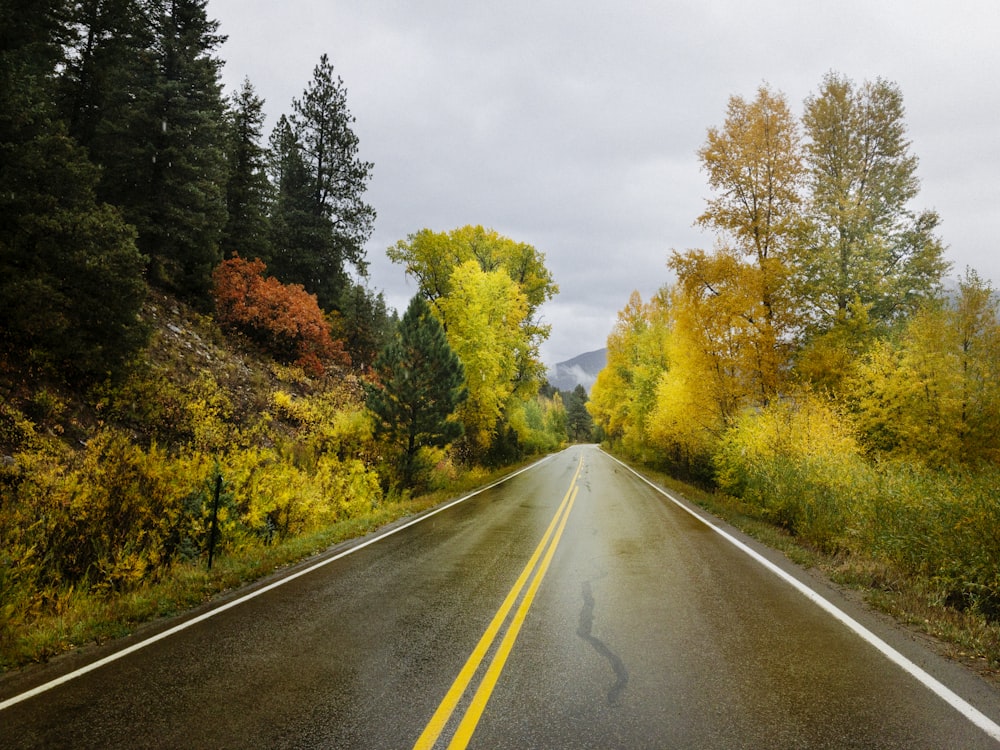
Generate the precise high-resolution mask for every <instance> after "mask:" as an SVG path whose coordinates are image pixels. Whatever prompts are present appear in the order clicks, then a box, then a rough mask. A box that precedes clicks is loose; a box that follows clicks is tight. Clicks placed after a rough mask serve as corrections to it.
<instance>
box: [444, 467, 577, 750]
mask: <svg viewBox="0 0 1000 750" xmlns="http://www.w3.org/2000/svg"><path fill="white" fill-rule="evenodd" d="M579 489H580V488H579V487H573V495H572V497H570V500H569V506H567V508H566V512H565V513H564V514H563V517H562V521H560V522H559V530H558V531H557V532H556V535H555V537H554V538H553V539H552V544H551V545H549V550H548V552H546V553H545V558H544V559H543V560H542V564H541V567H539V568H538V572H537V573H535V577H534V579H532V581H531V587H530V588H529V589H528V592H527V593H526V594H525V595H524V599H523V600H522V601H521V606H520V607H518V608H517V612H516V613H515V614H514V619H513V621H512V622H511V624H510V627H509V628H507V632H506V633H505V634H504V637H503V640H502V641H501V642H500V648H498V649H497V652H496V653H495V654H494V655H493V661H491V662H490V666H489V669H487V670H486V676H485V677H483V681H482V682H481V683H479V688H478V689H477V690H476V695H475V696H474V697H473V699H472V703H471V704H470V705H469V708H468V709H467V710H466V712H465V716H463V717H462V723H461V724H459V725H458V729H457V730H456V731H455V736H454V737H453V738H452V740H451V743H450V744H449V745H448V750H464V748H465V747H466V746H467V745H468V744H469V740H471V739H472V734H473V732H475V731H476V726H477V725H478V724H479V719H480V718H481V717H482V715H483V711H484V710H485V709H486V703H487V702H488V701H489V699H490V696H491V695H492V694H493V688H494V687H496V684H497V680H498V679H500V673H501V672H502V671H503V668H504V665H505V664H506V663H507V657H508V656H510V652H511V649H512V648H514V641H516V640H517V635H518V633H519V632H520V631H521V625H523V624H524V618H525V617H526V616H527V614H528V610H529V609H530V608H531V603H532V601H534V599H535V592H536V591H538V586H539V585H540V584H541V582H542V578H544V577H545V573H546V571H547V570H548V569H549V563H550V562H552V555H553V554H554V553H555V551H556V546H557V545H558V544H559V539H560V538H561V537H562V533H563V529H565V528H566V521H567V520H568V519H569V513H570V511H571V510H572V509H573V503H574V502H575V501H576V493H577V492H578V491H579Z"/></svg>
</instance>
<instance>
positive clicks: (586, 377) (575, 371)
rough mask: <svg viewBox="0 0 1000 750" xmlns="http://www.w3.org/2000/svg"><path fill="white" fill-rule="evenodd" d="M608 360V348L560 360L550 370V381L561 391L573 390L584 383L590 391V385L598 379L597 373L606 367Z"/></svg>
mask: <svg viewBox="0 0 1000 750" xmlns="http://www.w3.org/2000/svg"><path fill="white" fill-rule="evenodd" d="M607 361H608V350H607V349H598V350H597V351H593V352H586V353H585V354H580V355H577V356H576V357H573V358H572V359H568V360H566V361H565V362H559V363H558V364H557V365H556V366H555V367H554V368H553V369H552V370H550V371H549V373H548V378H549V383H550V384H551V385H552V386H553V387H555V388H558V389H559V390H560V391H571V390H573V389H574V388H576V387H577V386H578V385H582V386H583V387H584V388H585V389H586V390H587V392H588V393H589V392H590V387H591V386H592V385H593V384H594V381H595V380H597V373H599V372H600V371H601V370H603V369H604V366H605V365H606V364H607Z"/></svg>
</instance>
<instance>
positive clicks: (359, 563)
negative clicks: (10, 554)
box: [0, 446, 1000, 750]
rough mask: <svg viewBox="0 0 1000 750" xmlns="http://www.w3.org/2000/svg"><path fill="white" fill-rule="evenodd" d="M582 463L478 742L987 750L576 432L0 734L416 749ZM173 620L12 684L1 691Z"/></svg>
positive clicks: (146, 651)
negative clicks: (518, 468)
mask: <svg viewBox="0 0 1000 750" xmlns="http://www.w3.org/2000/svg"><path fill="white" fill-rule="evenodd" d="M581 458H582V466H581ZM574 476H576V482H575V485H576V486H577V487H578V493H577V495H576V499H575V502H574V504H573V506H572V508H571V510H570V513H569V516H568V519H567V521H566V525H565V529H564V531H563V533H562V535H561V537H560V538H559V540H558V546H557V548H556V549H555V551H554V553H553V555H552V558H551V565H550V567H549V568H548V570H547V572H546V573H545V577H544V579H543V580H541V582H540V584H539V586H538V589H537V594H536V595H535V598H534V600H533V602H532V604H531V607H530V609H529V610H528V611H527V614H526V616H525V618H524V622H523V626H522V629H521V630H520V633H519V635H518V638H517V640H516V642H515V643H514V646H513V649H512V650H511V652H510V655H509V658H508V659H507V661H506V663H505V666H504V669H503V671H502V673H501V674H500V677H499V679H498V680H497V682H496V686H495V689H494V691H493V693H492V696H491V697H490V700H489V702H488V703H487V704H486V707H485V710H484V711H483V714H482V717H481V719H480V721H479V723H478V725H477V726H476V728H475V731H474V733H473V735H472V739H471V742H470V745H469V746H470V747H475V748H768V749H777V748H906V749H907V750H914V749H918V748H967V749H973V748H988V747H989V748H995V747H998V746H1000V743H997V742H996V741H994V740H992V739H990V738H989V737H988V736H987V735H986V734H985V733H984V732H983V731H982V730H981V729H980V728H978V727H976V726H974V725H973V724H972V723H970V722H969V721H968V720H967V719H966V718H965V717H963V716H962V715H961V714H960V713H959V712H958V711H956V710H955V709H954V708H952V707H951V706H949V705H947V704H946V703H945V702H944V701H943V700H941V699H940V698H939V697H938V696H936V695H935V694H933V693H932V692H931V691H930V690H928V689H927V688H926V687H924V686H923V685H921V684H920V683H918V682H917V681H916V680H915V679H913V678H912V677H910V676H909V675H907V674H906V673H904V672H903V671H902V670H901V669H900V668H899V667H897V666H895V665H893V664H891V663H890V662H889V661H888V660H887V659H886V658H885V657H884V656H882V655H881V654H880V653H879V652H878V651H876V650H875V649H874V648H873V647H872V646H870V645H869V644H867V643H865V642H864V641H863V640H861V639H860V638H859V637H857V636H856V635H855V634H854V633H853V632H851V631H850V630H849V629H848V628H846V627H845V626H844V625H843V624H841V623H839V622H837V621H835V620H834V619H832V618H831V617H830V616H829V615H828V614H827V613H825V612H824V611H823V610H821V609H820V608H819V607H818V606H816V605H815V604H814V603H812V602H810V601H809V600H808V599H806V597H804V596H803V595H802V594H801V593H800V592H798V591H796V590H795V589H793V588H792V587H791V586H790V585H789V584H788V583H787V582H784V581H782V580H780V579H779V578H777V577H776V576H775V575H774V574H773V573H771V572H769V571H768V570H767V569H766V568H764V567H763V566H762V565H760V564H759V563H758V562H756V561H754V560H752V559H751V558H750V557H748V556H747V555H746V554H745V553H744V552H742V551H740V550H739V549H737V548H736V547H735V546H734V545H732V544H730V543H729V542H727V541H726V540H725V539H724V538H723V537H722V536H720V535H719V534H717V533H715V532H714V531H712V530H711V529H710V528H709V527H707V526H706V525H704V524H703V523H701V522H700V521H698V520H697V519H696V518H694V517H693V516H692V515H691V514H689V513H687V512H684V511H683V510H681V509H680V508H678V507H676V505H674V504H673V503H672V502H670V501H669V500H667V499H666V498H665V497H664V496H663V495H661V494H659V493H657V492H655V491H654V490H653V489H652V488H650V487H649V486H648V485H647V484H645V483H643V482H642V481H641V480H640V479H638V478H637V477H636V476H635V475H634V474H632V473H631V472H629V471H628V470H627V469H625V468H624V467H623V466H621V465H620V464H618V463H616V462H615V461H613V460H612V459H611V458H609V457H608V456H606V455H604V454H603V453H601V452H600V451H599V450H598V449H597V448H596V447H593V446H578V447H574V448H571V449H569V450H567V451H564V452H562V453H560V454H557V455H555V456H553V457H550V458H549V459H547V460H545V461H544V462H541V463H540V464H538V465H537V466H535V467H534V468H532V469H530V470H529V471H526V472H523V473H521V474H519V475H518V476H516V477H514V478H512V479H510V480H509V481H507V482H505V483H503V484H501V485H499V486H497V487H495V488H493V489H489V490H487V491H485V492H482V493H481V494H478V495H476V496H475V497H472V498H469V499H467V500H465V501H463V502H461V503H459V504H457V505H454V506H453V507H451V508H449V509H447V510H445V511H442V512H440V513H437V514H436V515H433V516H431V517H429V518H427V519H426V520H423V521H422V522H420V523H417V524H414V525H412V526H409V527H407V528H405V529H402V530H400V531H398V532H397V533H394V534H392V535H391V536H388V537H386V538H383V539H380V540H379V541H376V542H374V543H372V544H370V545H368V546H366V547H364V548H363V549H359V550H358V551H356V552H354V553H352V554H350V555H347V556H345V557H342V558H341V559H338V560H336V561H335V562H332V563H330V564H328V565H326V566H324V567H322V568H320V569H318V570H315V571H314V572H311V573H309V574H307V575H303V576H301V577H299V578H296V579H295V580H293V581H291V582H289V583H287V584H285V585H282V586H279V587H277V588H274V589H273V590H270V591H267V592H266V593H264V594H261V595H260V596H257V597H256V598H253V599H251V600H249V601H246V602H244V603H241V604H239V605H238V606H234V607H232V608H231V609H228V610H226V611H224V612H222V613H220V614H218V615H215V616H213V617H211V618H209V619H207V620H204V621H203V622H199V623H198V624H195V625H193V626H191V627H189V628H187V629H185V630H183V631H182V632H179V633H176V634H174V635H171V636H170V637H168V638H164V639H163V640H160V641H158V642H156V643H153V644H151V645H148V646H146V647H144V648H142V649H140V650H138V651H136V652H135V653H132V654H130V655H128V656H126V657H124V658H121V659H118V660H116V661H113V662H111V663H109V664H106V665H105V666H102V667H100V668H99V669H96V670H94V671H92V672H89V673H87V674H85V675H82V676H80V677H78V678H75V679H72V680H70V681H68V682H66V683H65V684H62V685H59V686H57V687H54V688H52V689H49V690H47V691H45V692H44V693H41V694H39V695H37V696H35V697H32V698H29V699H27V700H23V701H21V702H18V703H16V704H15V705H12V706H10V707H8V708H6V709H4V710H0V747H2V748H11V749H13V748H202V747H204V748H247V747H256V748H410V747H413V745H414V743H415V742H416V740H417V738H418V737H419V736H420V734H421V732H422V731H423V729H424V727H425V725H426V724H427V723H428V721H429V719H430V717H431V716H432V715H433V714H434V712H435V709H436V708H437V707H438V705H439V703H440V702H441V700H442V698H443V697H444V696H445V694H446V693H447V692H448V690H449V687H450V686H451V685H452V683H453V681H454V680H455V678H456V675H458V673H459V672H460V670H461V669H462V666H463V664H465V662H466V659H467V658H468V657H469V655H470V653H472V652H473V649H474V648H475V647H476V644H477V642H478V641H479V639H480V637H481V636H482V634H483V632H484V630H486V628H487V626H488V624H489V623H490V621H491V619H492V618H493V616H494V614H495V613H496V611H497V609H498V607H499V606H500V604H501V602H502V601H503V600H504V598H505V597H506V596H507V595H508V592H509V591H510V590H511V588H512V587H513V586H514V583H515V580H516V579H517V578H518V575H519V573H521V571H522V569H523V568H524V567H525V564H526V563H527V562H528V560H529V558H530V557H531V555H532V553H533V552H534V551H535V550H536V549H537V548H538V545H539V542H540V540H541V539H542V537H543V534H544V533H545V530H546V528H547V527H549V525H550V522H551V521H552V519H553V517H554V516H555V515H556V512H557V509H558V508H559V507H560V503H561V502H562V501H563V499H564V498H565V497H566V496H567V492H568V490H569V488H570V485H571V483H572V482H573V478H574ZM732 533H733V534H734V535H736V532H732ZM740 538H742V537H740ZM746 543H747V544H748V545H751V546H754V547H755V548H758V549H759V547H758V546H757V545H755V544H754V543H753V542H749V541H747V542H746ZM336 551H337V552H340V551H343V550H342V549H338V550H336ZM762 553H763V554H765V555H767V556H768V557H769V558H770V559H772V560H774V561H775V562H776V563H777V564H779V565H781V566H782V567H783V568H785V569H786V570H789V571H790V572H792V574H793V575H794V576H796V577H797V578H799V579H800V580H806V581H809V582H810V583H813V584H814V585H816V586H819V587H820V593H821V594H822V595H823V596H825V597H827V598H829V599H830V600H831V601H833V602H834V603H835V604H837V606H841V607H843V608H845V609H846V610H847V611H848V613H849V614H850V615H851V616H853V617H856V618H858V619H859V620H861V621H862V622H863V623H864V625H865V626H866V627H868V628H870V629H872V630H874V631H875V632H876V633H877V634H878V635H879V636H880V637H883V638H884V639H885V640H887V641H889V642H890V643H891V644H892V645H893V646H894V647H895V648H897V649H899V650H900V651H901V652H902V653H904V655H905V656H907V657H909V658H910V659H912V660H913V661H915V662H916V663H918V664H919V665H920V666H921V667H922V668H923V669H925V670H927V671H928V672H930V673H931V674H933V675H934V676H935V677H937V678H938V679H940V680H941V681H943V682H945V683H946V684H948V685H949V686H950V687H951V689H953V690H955V691H956V692H957V693H958V694H959V695H961V696H962V697H964V698H965V699H966V700H968V701H970V702H971V703H973V704H975V705H976V707H977V708H978V709H979V710H980V711H982V712H983V713H985V714H986V715H987V716H989V717H990V718H992V719H993V721H998V720H1000V695H998V693H997V691H995V690H994V689H992V688H990V687H989V686H987V685H986V684H985V683H983V682H982V681H981V680H979V678H978V677H976V676H975V675H972V674H971V673H969V672H967V671H965V670H964V669H963V668H961V667H960V666H957V665H955V664H951V663H949V662H946V661H944V660H942V659H940V658H939V657H937V656H936V655H935V654H933V653H932V652H930V651H929V650H927V649H926V648H925V647H924V645H922V644H921V642H920V641H919V640H917V639H916V638H915V637H913V636H911V635H909V634H908V633H906V632H905V631H902V630H900V629H898V628H895V627H893V626H891V625H889V624H888V623H886V622H884V621H883V619H882V618H880V617H878V616H876V615H872V614H870V613H866V612H865V611H863V610H862V609H860V608H859V607H857V605H855V604H853V603H852V602H851V601H850V600H849V599H845V598H843V597H841V595H840V594H839V592H837V591H836V590H834V589H831V588H829V587H824V586H823V584H822V582H815V581H813V577H812V576H811V575H810V574H809V573H808V572H805V571H800V570H797V569H796V568H794V566H791V565H790V564H788V563H787V562H786V561H784V560H782V559H781V558H780V557H779V556H776V555H775V554H774V553H770V552H766V551H762ZM299 569H301V566H300V568H299ZM242 593H244V592H236V593H234V594H233V595H231V596H230V597H229V600H230V601H232V600H234V599H235V598H238V597H239V596H240V595H241V594H242ZM195 614H197V613H195ZM182 621H183V618H181V619H179V620H174V621H170V622H165V623H158V624H156V625H154V626H151V627H147V628H144V629H143V631H142V632H141V633H139V634H137V635H136V636H135V637H133V638H130V639H126V640H125V641H123V642H120V643H116V644H110V645H106V646H103V647H100V648H93V649H86V650H84V651H83V652H81V653H78V654H74V655H70V656H68V657H65V658H61V659H57V660H55V661H54V662H53V663H51V664H49V665H45V666H43V667H39V668H34V669H30V670H27V671H26V672H24V673H22V674H17V675H9V676H7V677H5V678H4V679H2V680H0V701H3V700H4V699H9V698H11V697H12V696H14V695H17V694H19V693H21V692H22V691H23V690H26V689H29V688H31V687H34V686H35V685H39V684H42V683H45V682H47V681H49V680H51V679H53V678H55V677H57V676H59V675H60V674H63V673H67V672H70V671H72V670H74V669H76V668H78V667H80V666H83V665H85V664H86V663H88V662H90V661H93V660H94V659H97V658H100V657H103V656H106V655H107V654H110V653H113V652H114V650H115V649H120V648H121V647H122V646H124V645H130V644H133V643H137V642H140V641H141V639H142V638H145V637H148V636H149V635H152V634H155V633H156V632H158V631H163V630H164V629H166V628H168V627H170V626H173V625H175V624H177V623H178V622H182ZM502 632H503V631H501V635H502ZM495 649H496V646H495V645H494V647H493V649H492V650H491V652H490V654H491V655H492V653H493V651H495ZM487 661H488V659H487ZM484 669H485V666H484V667H483V668H481V669H480V671H479V672H478V673H477V678H476V680H477V681H478V680H479V679H481V675H482V672H483V671H484ZM475 682H476V681H474V683H473V687H474V686H475ZM469 692H470V693H471V690H470V691H469ZM470 698H471V695H470V694H467V695H465V696H464V697H463V698H462V700H461V702H460V704H459V707H458V711H457V712H456V714H455V716H454V717H453V719H452V720H451V721H450V722H449V723H448V725H447V726H446V727H445V730H444V732H443V733H442V735H441V739H440V740H439V743H438V746H439V747H445V746H446V745H447V741H448V739H449V737H450V736H451V735H452V734H453V733H454V731H455V725H456V724H457V720H458V718H459V717H460V715H461V713H462V712H463V711H464V709H465V707H466V706H467V705H468V703H469V700H470Z"/></svg>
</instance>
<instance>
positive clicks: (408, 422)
mask: <svg viewBox="0 0 1000 750" xmlns="http://www.w3.org/2000/svg"><path fill="white" fill-rule="evenodd" d="M375 374H376V378H377V380H376V381H375V383H372V384H368V385H366V387H365V391H366V393H367V396H368V408H369V409H370V410H371V412H372V414H373V415H374V416H375V427H376V435H378V436H383V437H384V438H385V439H386V442H387V444H388V445H390V446H393V447H394V449H395V450H396V452H397V453H398V455H399V474H400V479H401V482H402V484H403V486H405V487H409V486H412V485H413V484H414V483H415V482H416V481H418V480H419V475H420V472H421V470H422V468H423V467H422V466H421V462H420V451H421V449H422V448H424V447H443V446H445V445H448V444H449V443H451V442H452V441H454V440H456V439H458V438H459V437H460V436H461V434H462V425H461V423H460V422H457V421H455V420H453V419H452V418H451V416H452V414H454V412H455V409H456V408H457V407H458V405H459V404H460V403H461V402H462V401H463V400H464V399H465V397H466V391H465V388H464V383H465V371H464V369H463V367H462V363H461V362H460V361H459V359H458V357H457V356H456V354H455V353H454V352H453V351H452V350H451V347H450V346H449V345H448V341H447V339H446V338H445V335H444V329H442V327H441V324H440V323H439V322H438V320H437V318H435V317H434V315H433V313H432V312H431V309H430V306H429V305H428V304H427V302H426V301H425V300H424V298H423V297H421V296H419V295H417V296H416V297H414V298H413V300H412V301H411V302H410V305H409V307H408V308H407V310H406V313H405V314H404V315H403V320H402V322H401V323H400V326H399V331H398V333H397V335H396V337H395V338H394V339H393V340H392V341H390V343H389V344H388V345H387V346H386V347H385V348H384V349H383V350H382V352H381V353H380V354H379V357H378V359H377V360H376V362H375Z"/></svg>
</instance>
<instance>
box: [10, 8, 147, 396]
mask: <svg viewBox="0 0 1000 750" xmlns="http://www.w3.org/2000/svg"><path fill="white" fill-rule="evenodd" d="M20 5H22V6H23V7H19V8H17V9H16V12H15V9H14V8H13V7H12V6H11V5H10V4H8V3H3V4H2V5H0V28H2V29H3V31H2V32H0V354H2V355H3V356H5V357H10V358H11V360H12V361H15V360H16V361H18V362H19V363H21V364H22V365H23V364H28V365H48V366H51V367H52V368H53V369H55V370H57V371H58V372H60V373H62V374H70V373H74V374H81V375H85V376H87V377H101V376H103V375H104V374H106V373H107V372H109V371H113V370H115V369H117V368H118V367H119V366H120V365H121V364H122V363H123V362H125V361H126V360H127V359H128V358H129V357H130V356H131V354H132V353H133V352H134V351H135V350H136V349H137V348H138V347H139V346H140V345H141V344H142V342H143V340H144V329H143V328H142V326H141V325H140V324H139V321H138V318H137V314H138V312H139V309H140V307H141V304H142V301H143V298H144V292H145V284H144V283H143V280H142V268H143V259H142V256H140V255H139V253H138V251H137V250H136V246H135V242H134V234H133V232H132V231H131V229H130V228H129V227H128V226H126V225H125V223H124V222H123V220H122V217H121V216H120V214H119V213H118V211H117V210H116V209H114V208H112V207H111V206H108V205H106V204H102V203H100V202H99V201H98V200H97V199H96V197H95V187H96V184H97V179H98V171H97V169H95V168H94V166H93V165H92V164H91V163H90V162H89V161H88V160H87V157H86V154H85V153H84V151H83V150H82V149H81V148H80V147H79V146H78V145H77V144H76V143H75V142H74V141H73V140H72V139H71V138H70V137H69V136H68V135H67V133H66V129H65V127H64V125H63V124H62V122H61V121H59V120H58V118H57V116H56V112H55V108H54V107H53V105H52V102H53V101H54V99H55V96H54V93H55V90H54V84H53V82H54V80H55V78H54V72H55V70H56V69H57V67H59V66H61V65H62V63H63V61H62V57H61V51H60V48H61V44H62V40H63V39H65V38H66V33H67V28H68V26H67V24H66V18H65V16H64V15H63V13H62V12H63V11H64V9H65V8H64V6H63V4H61V3H55V2H52V3H46V2H42V3H23V4H20Z"/></svg>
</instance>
